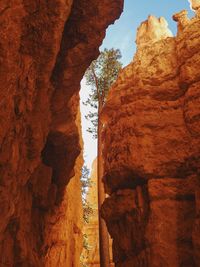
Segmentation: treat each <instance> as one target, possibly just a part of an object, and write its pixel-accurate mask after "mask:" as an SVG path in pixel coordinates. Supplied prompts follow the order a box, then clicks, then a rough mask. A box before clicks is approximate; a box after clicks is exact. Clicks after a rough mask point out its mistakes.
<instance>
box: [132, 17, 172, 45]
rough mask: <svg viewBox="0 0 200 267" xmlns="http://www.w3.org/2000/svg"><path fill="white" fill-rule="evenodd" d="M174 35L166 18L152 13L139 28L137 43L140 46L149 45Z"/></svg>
mask: <svg viewBox="0 0 200 267" xmlns="http://www.w3.org/2000/svg"><path fill="white" fill-rule="evenodd" d="M172 36H173V35H172V32H171V31H170V30H169V28H168V23H167V21H166V20H165V18H163V17H160V18H156V17H155V16H152V15H150V16H149V17H148V19H147V20H146V21H144V22H142V24H141V25H140V27H139V28H138V30H137V37H136V44H137V45H138V46H143V45H148V44H151V43H154V42H157V41H159V40H162V39H165V38H167V37H172Z"/></svg>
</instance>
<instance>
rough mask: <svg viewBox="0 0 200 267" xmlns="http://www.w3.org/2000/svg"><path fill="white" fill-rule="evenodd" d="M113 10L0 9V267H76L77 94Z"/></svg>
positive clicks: (117, 7) (86, 5)
mask: <svg viewBox="0 0 200 267" xmlns="http://www.w3.org/2000/svg"><path fill="white" fill-rule="evenodd" d="M122 2H123V1H122V0H117V1H116V0H112V1H110V0H109V1H108V0H103V1H96V0H95V1H85V0H84V1H82V0H81V1H80V0H74V1H72V0H66V1H61V0H52V1H51V0H50V1H32V0H23V1H22V0H16V1H1V3H0V25H1V26H0V36H1V38H0V87H1V90H0V123H1V131H0V218H1V220H0V266H1V267H5V266H8V267H18V266H24V267H25V266H28V267H40V266H48V267H50V266H52V267H55V266H60V267H61V266H68V267H70V266H79V260H78V258H79V254H80V251H81V248H80V247H81V231H80V228H81V214H82V207H81V193H80V191H81V190H80V182H79V178H80V177H79V175H80V173H79V172H80V169H81V164H82V163H81V162H82V159H81V156H80V158H79V159H77V157H78V155H79V154H80V150H81V146H80V144H79V143H80V142H79V131H78V127H77V123H76V122H75V121H76V120H78V116H77V111H78V106H79V96H78V91H79V86H80V80H81V79H82V76H83V74H84V72H85V70H86V68H87V67H88V66H89V64H90V62H91V61H92V60H93V59H94V58H96V57H97V56H98V53H99V52H98V47H99V45H100V44H101V42H102V39H103V38H104V35H105V29H106V27H107V26H108V25H109V24H111V23H112V22H113V21H114V20H115V19H116V18H117V17H119V15H120V13H121V11H122V5H123V3H122ZM97 32H98V34H96V33H97ZM78 125H79V126H80V123H78ZM70 179H71V181H70Z"/></svg>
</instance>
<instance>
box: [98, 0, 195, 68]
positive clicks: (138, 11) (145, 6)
mask: <svg viewBox="0 0 200 267" xmlns="http://www.w3.org/2000/svg"><path fill="white" fill-rule="evenodd" d="M183 9H186V10H188V12H189V16H191V15H192V11H191V10H190V5H189V2H188V1H187V0H125V4H124V12H123V13H122V15H121V17H120V19H119V20H117V21H116V22H115V24H114V25H111V26H110V27H109V28H108V30H107V34H106V38H105V40H104V42H103V45H102V47H101V49H103V48H104V47H106V48H111V47H114V48H119V49H120V50H121V53H122V56H123V58H122V60H123V63H124V65H127V64H128V63H129V62H130V60H131V59H132V58H133V54H134V52H135V49H136V47H135V37H136V31H137V28H138V26H139V25H140V24H141V22H142V21H144V20H146V19H147V17H148V16H149V15H155V16H156V17H161V16H162V17H165V19H166V20H167V22H168V24H169V28H170V30H171V31H172V33H173V34H174V35H176V29H177V24H176V22H174V21H173V20H172V15H173V14H175V13H177V12H179V11H181V10H183Z"/></svg>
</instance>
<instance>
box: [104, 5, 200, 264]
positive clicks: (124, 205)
mask: <svg viewBox="0 0 200 267" xmlns="http://www.w3.org/2000/svg"><path fill="white" fill-rule="evenodd" d="M197 11H198V10H197ZM174 19H175V20H176V21H177V22H178V35H177V37H171V33H170V31H169V30H168V28H167V23H166V21H165V20H164V19H163V18H160V19H157V18H155V17H153V16H150V17H149V18H148V20H147V21H145V22H144V23H142V25H141V27H140V28H139V29H138V35H137V52H136V55H135V57H134V59H133V61H132V62H131V63H130V64H129V65H128V66H127V67H126V68H124V69H123V70H122V71H121V73H120V75H119V78H118V80H117V82H116V83H115V84H114V85H113V87H112V88H111V90H110V93H109V95H108V100H107V103H106V106H105V108H104V110H103V113H102V120H103V123H104V132H103V135H102V139H103V143H104V151H103V154H104V169H105V174H104V178H103V181H104V185H105V189H106V191H107V193H108V194H109V195H110V197H109V198H107V199H106V200H105V202H104V204H103V206H102V211H101V212H102V216H103V218H104V219H105V220H106V223H107V226H108V230H109V232H110V235H111V237H112V238H113V254H114V262H115V263H116V266H117V267H133V266H134V267H139V266H152V267H167V266H171V267H172V266H173V267H176V266H177V267H178V266H185V267H192V266H200V213H199V195H200V177H199V176H200V31H199V29H200V18H199V15H198V12H197V14H196V16H195V17H194V18H192V19H191V20H189V19H188V18H187V17H186V13H185V12H181V13H179V14H176V15H175V16H174Z"/></svg>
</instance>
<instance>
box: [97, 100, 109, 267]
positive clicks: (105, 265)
mask: <svg viewBox="0 0 200 267" xmlns="http://www.w3.org/2000/svg"><path fill="white" fill-rule="evenodd" d="M101 109H102V103H101V101H99V107H98V131H97V138H98V139H97V140H98V147H97V180H98V211H99V213H98V214H99V254H100V266H101V267H109V266H110V255H109V237H108V230H107V226H106V224H105V221H104V220H103V219H102V218H101V215H100V209H101V206H102V204H103V202H104V200H105V192H104V185H103V182H102V176H103V166H102V142H101V131H102V124H101V120H100V113H101Z"/></svg>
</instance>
